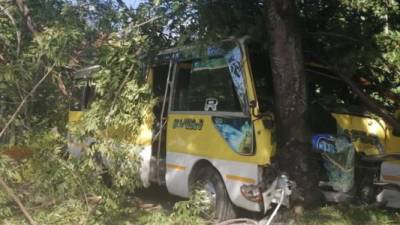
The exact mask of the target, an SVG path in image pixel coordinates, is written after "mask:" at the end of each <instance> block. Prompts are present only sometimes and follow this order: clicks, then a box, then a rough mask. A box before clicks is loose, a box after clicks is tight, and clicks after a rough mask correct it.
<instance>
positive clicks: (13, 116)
mask: <svg viewBox="0 0 400 225" xmlns="http://www.w3.org/2000/svg"><path fill="white" fill-rule="evenodd" d="M53 68H54V64H53V65H52V66H51V67H50V69H49V70H48V71H47V73H46V74H45V75H44V76H43V77H42V79H40V80H39V82H37V83H36V85H35V86H33V88H32V90H31V91H30V92H29V93H28V94H27V95H26V96H25V97H24V99H23V100H22V102H21V103H20V104H19V106H18V107H17V109H16V110H15V112H14V113H13V115H12V116H11V118H10V119H9V120H8V122H7V123H6V125H5V126H4V127H3V129H2V130H1V132H0V138H1V137H2V136H3V135H4V133H5V132H6V130H7V129H8V127H9V126H10V125H11V123H12V122H13V121H14V120H15V118H16V117H17V115H18V113H19V112H20V111H21V109H22V107H23V106H24V105H25V103H26V101H27V100H28V99H29V97H31V96H32V95H33V94H34V93H35V92H36V90H37V89H38V87H39V86H40V85H41V84H42V83H43V81H45V80H46V78H47V77H48V76H49V74H50V73H51V72H52V71H53Z"/></svg>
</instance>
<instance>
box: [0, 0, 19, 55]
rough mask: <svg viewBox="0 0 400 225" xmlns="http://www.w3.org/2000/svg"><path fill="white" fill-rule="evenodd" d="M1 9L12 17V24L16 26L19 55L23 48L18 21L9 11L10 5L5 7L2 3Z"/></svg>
mask: <svg viewBox="0 0 400 225" xmlns="http://www.w3.org/2000/svg"><path fill="white" fill-rule="evenodd" d="M0 10H1V11H3V12H4V13H5V14H6V16H7V17H8V18H9V19H10V21H11V23H12V25H13V26H14V28H15V33H16V37H17V56H18V55H19V52H20V49H21V32H20V31H19V29H18V27H17V23H16V22H15V19H14V17H13V16H12V15H11V13H10V12H9V11H8V7H3V6H2V5H0Z"/></svg>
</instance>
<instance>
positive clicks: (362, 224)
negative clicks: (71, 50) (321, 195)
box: [296, 206, 400, 225]
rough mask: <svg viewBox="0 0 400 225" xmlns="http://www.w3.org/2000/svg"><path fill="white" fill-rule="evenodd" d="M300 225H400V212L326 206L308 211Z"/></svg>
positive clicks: (298, 220) (301, 219)
mask: <svg viewBox="0 0 400 225" xmlns="http://www.w3.org/2000/svg"><path fill="white" fill-rule="evenodd" d="M296 224H298V225H400V210H385V209H376V208H369V207H365V206H326V207H322V208H319V209H315V210H312V211H307V212H305V213H304V215H303V216H302V217H300V218H298V219H297V220H296Z"/></svg>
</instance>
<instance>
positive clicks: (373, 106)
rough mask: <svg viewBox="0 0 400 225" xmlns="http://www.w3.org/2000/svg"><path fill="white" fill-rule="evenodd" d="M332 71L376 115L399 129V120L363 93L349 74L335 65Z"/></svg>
mask: <svg viewBox="0 0 400 225" xmlns="http://www.w3.org/2000/svg"><path fill="white" fill-rule="evenodd" d="M332 69H333V71H334V72H335V73H336V74H337V75H338V76H339V77H340V78H341V79H342V80H343V81H344V82H345V83H346V84H347V85H348V86H349V87H350V88H351V90H352V91H353V92H354V93H355V94H356V95H357V96H358V97H360V99H361V101H363V103H364V104H365V105H366V106H367V107H368V108H369V109H370V110H371V111H372V112H374V113H376V114H377V115H378V116H380V117H382V119H383V120H385V121H386V122H387V123H389V124H390V125H391V126H393V128H394V129H396V130H400V122H399V121H397V120H396V119H395V118H394V117H393V116H392V115H391V113H390V112H388V111H387V110H385V109H384V107H383V106H380V105H379V104H378V103H376V102H375V101H374V100H373V99H371V97H369V96H368V95H367V94H366V93H364V92H363V91H362V90H361V89H360V88H359V87H358V85H357V84H356V83H355V82H354V81H352V80H351V76H350V74H347V73H345V72H344V71H342V70H341V69H339V68H338V67H337V66H335V67H333V68H332Z"/></svg>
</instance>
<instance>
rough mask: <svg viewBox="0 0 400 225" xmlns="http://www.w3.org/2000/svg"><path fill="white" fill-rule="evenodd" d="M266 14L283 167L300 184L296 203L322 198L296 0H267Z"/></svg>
mask: <svg viewBox="0 0 400 225" xmlns="http://www.w3.org/2000/svg"><path fill="white" fill-rule="evenodd" d="M264 6H265V17H266V26H267V32H268V33H267V37H268V46H269V60H270V64H271V69H272V77H273V83H274V94H275V112H276V113H275V115H276V118H277V122H278V127H277V129H278V153H277V158H276V159H277V162H278V166H279V169H281V170H282V171H283V172H286V173H287V174H288V175H289V178H290V179H292V180H294V181H295V182H296V184H297V188H296V190H295V194H294V197H295V199H296V200H295V202H296V203H295V204H297V205H301V206H308V205H311V204H312V203H314V202H315V200H317V199H318V198H319V196H318V195H316V194H317V193H319V192H318V191H317V190H318V189H317V182H318V169H316V168H318V166H317V163H315V162H314V160H313V159H312V152H311V150H310V146H309V143H310V135H309V131H308V128H307V123H306V111H307V91H306V77H305V73H304V62H303V54H302V45H301V37H300V34H299V31H298V30H297V26H296V25H297V24H296V22H297V21H296V6H295V3H294V1H293V0H265V1H264Z"/></svg>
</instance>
